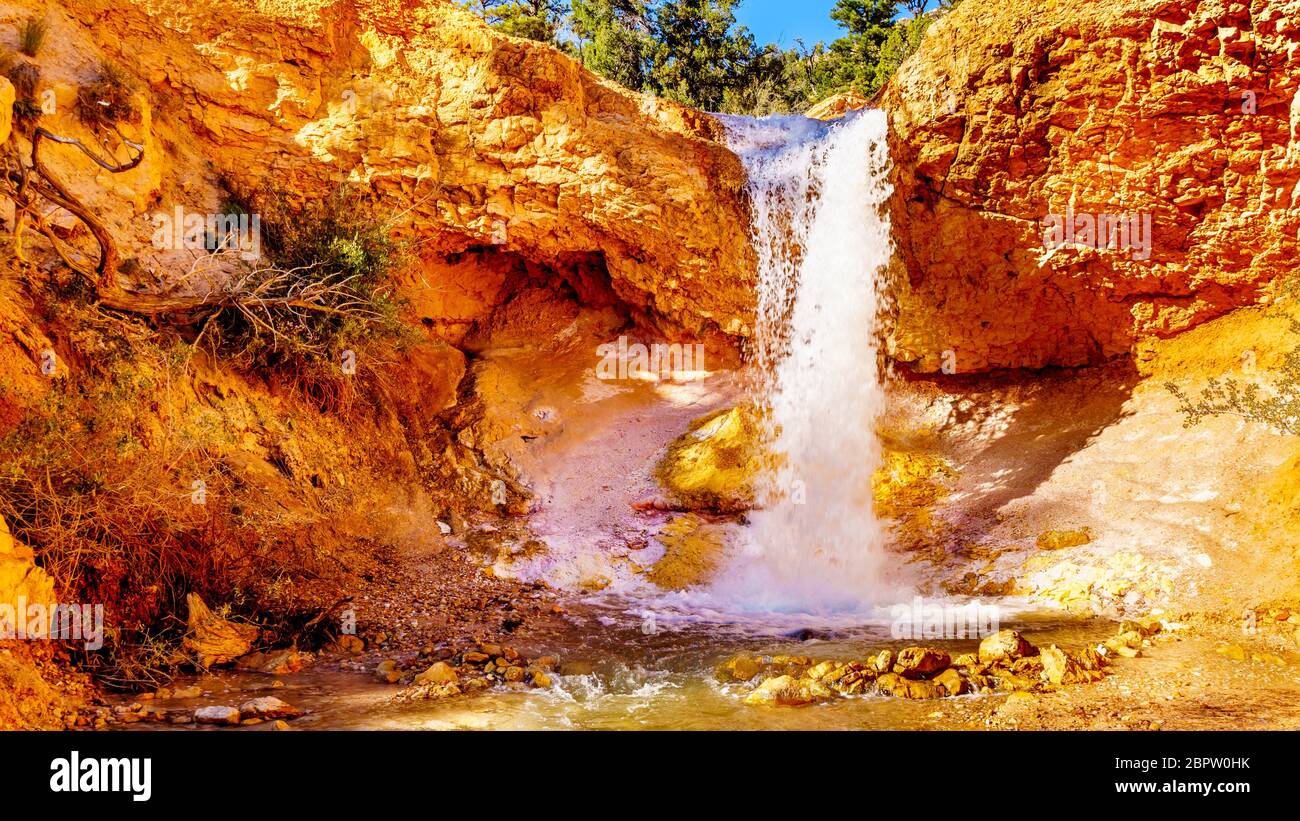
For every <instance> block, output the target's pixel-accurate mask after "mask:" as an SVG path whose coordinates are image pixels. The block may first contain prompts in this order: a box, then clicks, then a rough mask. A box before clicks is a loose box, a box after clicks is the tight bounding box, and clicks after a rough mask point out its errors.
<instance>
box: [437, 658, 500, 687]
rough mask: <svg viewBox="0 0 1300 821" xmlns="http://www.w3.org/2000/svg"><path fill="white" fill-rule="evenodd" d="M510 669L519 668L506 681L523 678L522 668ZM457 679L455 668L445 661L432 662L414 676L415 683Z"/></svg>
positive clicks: (439, 682)
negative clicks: (517, 672) (516, 672)
mask: <svg viewBox="0 0 1300 821" xmlns="http://www.w3.org/2000/svg"><path fill="white" fill-rule="evenodd" d="M510 670H519V674H518V677H517V678H513V679H512V678H510V677H509V676H507V680H508V681H518V680H519V679H522V678H523V670H520V669H519V668H518V667H511V668H510ZM458 681H460V676H459V675H457V673H456V669H455V668H454V667H452V666H451V665H449V664H447V662H445V661H438V662H434V663H433V664H432V665H430V667H429V669H428V670H425V671H424V672H423V673H420V674H419V675H418V676H416V677H415V683H416V684H455V683H456V682H458Z"/></svg>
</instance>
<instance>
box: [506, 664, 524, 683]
mask: <svg viewBox="0 0 1300 821" xmlns="http://www.w3.org/2000/svg"><path fill="white" fill-rule="evenodd" d="M505 679H506V681H508V682H510V683H512V684H513V683H516V682H520V681H523V680H524V668H522V667H507V668H506V672H505Z"/></svg>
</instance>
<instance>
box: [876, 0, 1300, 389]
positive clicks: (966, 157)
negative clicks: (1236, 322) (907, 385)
mask: <svg viewBox="0 0 1300 821" xmlns="http://www.w3.org/2000/svg"><path fill="white" fill-rule="evenodd" d="M1298 49H1300V2H1297V0H1268V1H1267V2H1264V1H1263V0H1254V2H1194V0H1106V2H1094V3H1087V4H1079V3H1071V2H1064V1H1063V0H1047V2H1040V1H1039V0H1034V2H1029V0H1016V1H1015V2H1002V3H992V2H981V1H980V0H969V1H968V2H966V3H963V4H962V5H961V6H960V7H958V9H957V10H956V11H954V12H953V13H951V14H950V15H948V16H947V17H946V18H945V19H943V20H942V21H941V22H939V23H937V24H936V25H935V26H934V27H933V28H932V29H931V30H930V33H929V35H928V37H927V39H926V41H925V42H924V44H923V45H922V47H921V49H920V51H919V52H918V54H917V55H916V56H915V57H914V58H913V59H912V60H910V61H908V63H907V64H906V65H904V66H903V67H902V69H901V70H900V71H899V73H898V75H897V76H896V77H895V78H894V80H893V81H892V83H891V85H890V87H889V88H888V90H887V92H886V94H885V97H884V103H883V104H884V106H885V107H886V108H887V109H888V110H889V111H890V115H891V141H892V145H891V149H892V155H893V158H894V161H895V163H896V169H895V174H894V184H895V186H896V194H895V197H894V200H893V203H892V208H893V219H894V224H895V228H896V238H897V243H898V253H897V257H896V264H897V271H896V273H897V280H898V282H897V286H896V289H895V292H896V295H897V298H898V314H899V316H898V320H899V321H898V326H897V330H896V333H895V338H894V339H893V353H894V355H895V356H896V357H897V358H898V359H900V360H902V361H905V362H910V363H914V364H915V366H916V367H917V368H918V369H920V370H923V371H937V370H940V369H941V368H942V367H943V366H944V364H945V361H944V352H945V351H951V352H952V355H951V357H950V359H949V362H948V363H947V364H949V365H950V366H951V367H950V368H949V370H952V369H954V368H955V370H956V371H958V372H968V371H976V370H983V369H989V368H1004V367H1031V368H1037V367H1042V366H1046V365H1065V366H1073V365H1082V364H1087V363H1092V362H1097V361H1100V360H1104V359H1106V358H1110V357H1114V356H1117V355H1122V354H1125V353H1127V352H1129V351H1130V350H1131V348H1132V346H1133V344H1134V342H1135V341H1136V340H1138V339H1141V338H1143V337H1150V336H1156V337H1165V336H1169V335H1172V334H1175V333H1178V332H1180V331H1183V330H1186V329H1188V328H1190V327H1193V326H1195V325H1197V324H1198V323H1200V322H1203V321H1205V320H1207V319H1211V318H1213V317H1215V316H1219V315H1221V314H1224V313H1226V312H1227V311H1229V310H1231V309H1232V308H1234V307H1236V306H1239V305H1242V304H1248V303H1251V302H1253V301H1255V300H1256V299H1257V298H1258V297H1259V296H1260V294H1261V293H1262V292H1263V291H1264V290H1265V288H1266V286H1267V285H1268V283H1270V282H1271V281H1272V280H1274V279H1275V278H1276V277H1278V276H1279V275H1281V274H1284V273H1286V272H1288V271H1294V269H1295V260H1296V258H1297V250H1298V249H1297V233H1298V232H1300V210H1297V206H1298V205H1300V191H1298V190H1297V182H1300V164H1298V163H1300V150H1298V149H1297V144H1296V131H1297V128H1298V127H1300V97H1298V96H1297V88H1300V68H1298V66H1300V62H1298V61H1297V59H1296V57H1297V50H1298ZM1071 213H1072V214H1073V215H1074V218H1075V219H1076V220H1077V219H1078V217H1079V215H1082V214H1091V215H1099V214H1137V215H1150V219H1151V229H1150V240H1151V241H1150V253H1149V258H1136V259H1135V256H1137V257H1141V256H1143V255H1142V253H1141V249H1140V247H1138V244H1137V243H1136V242H1132V241H1130V243H1129V245H1128V247H1124V248H1115V249H1101V250H1098V249H1096V248H1094V247H1061V248H1058V249H1056V251H1055V253H1054V254H1050V255H1049V254H1048V253H1047V251H1048V250H1049V249H1048V248H1045V244H1044V224H1043V221H1044V218H1045V217H1047V216H1049V215H1053V214H1055V215H1059V216H1061V217H1065V216H1066V215H1067V214H1071ZM1087 244H1088V243H1082V245H1087Z"/></svg>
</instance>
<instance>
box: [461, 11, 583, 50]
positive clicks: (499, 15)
mask: <svg viewBox="0 0 1300 821" xmlns="http://www.w3.org/2000/svg"><path fill="white" fill-rule="evenodd" d="M464 6H465V8H467V9H469V10H470V11H473V12H476V13H477V14H478V15H479V16H481V17H482V18H483V19H484V20H487V22H488V24H489V25H491V26H492V27H493V28H495V29H499V30H500V31H503V32H505V33H506V34H509V35H511V36H512V37H527V38H528V39H529V40H540V41H541V42H543V43H551V44H552V45H559V44H560V40H559V35H560V30H561V27H562V26H563V24H564V21H565V20H566V19H567V18H568V16H569V4H568V3H567V2H564V0H466V2H465V3H464Z"/></svg>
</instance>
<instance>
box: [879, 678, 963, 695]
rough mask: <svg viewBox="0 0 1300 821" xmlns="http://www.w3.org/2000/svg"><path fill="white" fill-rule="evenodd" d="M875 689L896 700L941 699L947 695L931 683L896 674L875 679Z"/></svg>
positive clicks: (942, 689)
mask: <svg viewBox="0 0 1300 821" xmlns="http://www.w3.org/2000/svg"><path fill="white" fill-rule="evenodd" d="M876 689H878V690H879V691H880V692H882V693H886V694H888V695H891V696H897V697H898V698H907V699H915V700H920V699H932V698H943V697H944V696H945V695H946V694H947V693H946V691H945V690H944V688H942V687H940V686H939V685H938V684H935V683H934V682H933V681H925V680H924V679H909V678H903V677H902V676H900V675H898V674H897V673H886V674H884V675H883V676H881V677H880V678H878V679H876Z"/></svg>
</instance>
